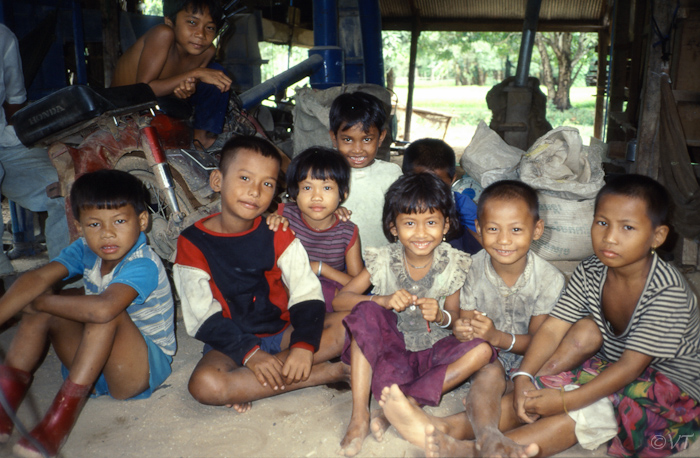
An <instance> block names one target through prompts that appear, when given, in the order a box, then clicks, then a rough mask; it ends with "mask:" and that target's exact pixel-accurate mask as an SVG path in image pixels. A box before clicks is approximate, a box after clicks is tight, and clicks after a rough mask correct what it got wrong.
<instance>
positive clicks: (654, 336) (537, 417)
mask: <svg viewBox="0 0 700 458" xmlns="http://www.w3.org/2000/svg"><path fill="white" fill-rule="evenodd" d="M670 207H671V199H670V197H669V195H668V193H667V191H666V189H665V188H664V187H663V186H662V185H661V184H659V183H658V182H656V181H655V180H653V179H651V178H649V177H645V176H642V175H623V176H621V177H618V178H616V179H614V180H612V181H611V182H609V183H608V184H606V185H605V186H604V187H603V188H602V189H601V190H600V192H599V193H598V196H597V197H596V203H595V215H594V220H593V226H592V227H591V238H592V242H593V249H594V253H595V254H594V255H593V256H591V257H590V258H588V259H586V260H584V261H583V262H581V264H579V266H578V267H577V268H576V270H575V271H574V273H573V276H572V278H571V280H570V282H569V285H568V286H567V288H566V291H565V292H564V294H563V295H562V297H561V298H560V300H559V302H558V303H557V305H556V306H555V307H554V310H552V312H551V313H550V317H549V318H548V319H547V320H546V321H545V322H544V323H543V324H542V326H541V327H540V328H539V330H538V331H537V334H535V336H534V338H533V340H532V342H531V343H530V347H529V348H528V350H527V352H526V354H525V358H524V359H523V362H522V364H521V366H520V368H519V370H518V372H516V373H514V374H513V375H512V376H511V377H512V378H513V379H514V382H515V390H514V396H513V397H511V399H510V400H508V399H506V398H504V399H506V402H504V403H503V404H502V407H503V416H502V417H501V424H500V427H501V428H502V429H505V430H509V432H508V433H507V434H506V435H507V436H508V437H510V438H511V439H513V440H514V441H515V442H517V443H520V444H527V443H530V442H534V443H536V444H537V445H538V446H539V449H540V450H539V453H540V454H539V455H538V456H547V455H553V454H556V453H558V452H561V451H563V450H565V449H567V448H569V447H571V446H572V445H574V444H576V443H577V442H578V443H580V444H581V445H582V446H583V447H584V448H588V449H595V448H597V447H598V446H599V445H601V444H603V443H607V446H608V450H607V451H608V454H609V455H611V456H618V457H626V456H654V457H659V456H666V455H670V454H672V453H676V452H680V451H682V450H685V449H687V448H688V446H689V445H690V444H691V443H692V442H693V440H695V439H697V438H698V436H700V404H699V402H700V339H698V334H699V333H700V315H699V312H698V304H697V297H696V296H695V295H694V294H693V292H692V291H691V290H690V288H689V287H688V284H687V283H686V282H685V280H684V279H683V276H682V275H681V274H680V273H679V272H678V271H677V270H676V269H675V268H674V267H673V266H671V265H670V264H668V263H666V262H665V261H663V260H662V259H661V258H660V257H659V256H658V255H657V254H656V253H655V250H656V248H658V247H659V246H660V245H662V244H663V243H664V241H665V240H666V236H667V235H668V232H669V226H668V224H669V220H670V215H669V208H670ZM572 341H574V342H578V343H579V344H580V345H579V347H578V348H580V351H571V349H572V348H576V346H574V347H572V346H571V345H570V343H571V342H572ZM565 348H568V349H569V351H563V349H565ZM586 351H590V353H589V354H587V355H585V353H586ZM596 351H597V352H596ZM592 353H595V355H594V356H591V354H592ZM582 361H583V362H582ZM566 366H568V368H569V369H570V368H572V367H573V368H574V369H572V370H565V369H567V367H566ZM555 368H556V370H555ZM561 370H565V371H564V372H560V371H561ZM591 411H592V412H591ZM606 411H607V412H606ZM605 417H607V420H605V421H603V420H602V419H603V418H605ZM586 423H589V424H591V425H594V426H595V427H596V428H597V429H596V430H595V431H593V430H592V428H590V427H587V426H586ZM523 424H524V425H523ZM426 432H427V436H428V437H427V438H426V451H427V455H428V456H437V455H441V456H446V455H447V456H464V455H465V454H468V453H472V452H473V451H474V446H473V444H471V443H467V442H458V441H455V440H454V439H451V438H450V437H447V436H445V435H444V434H442V433H441V432H440V431H437V430H435V429H434V428H433V426H432V425H430V426H428V427H427V428H426Z"/></svg>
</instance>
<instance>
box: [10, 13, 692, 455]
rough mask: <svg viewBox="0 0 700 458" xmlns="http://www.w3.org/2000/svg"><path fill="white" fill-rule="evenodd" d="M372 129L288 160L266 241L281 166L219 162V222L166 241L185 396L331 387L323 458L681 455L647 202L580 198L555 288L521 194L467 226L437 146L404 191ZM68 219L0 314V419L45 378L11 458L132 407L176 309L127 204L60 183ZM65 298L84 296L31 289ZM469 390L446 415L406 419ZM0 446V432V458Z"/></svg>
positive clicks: (118, 194)
mask: <svg viewBox="0 0 700 458" xmlns="http://www.w3.org/2000/svg"><path fill="white" fill-rule="evenodd" d="M190 3H191V4H190V6H189V7H186V8H184V9H181V10H180V11H178V12H176V14H175V17H174V19H172V20H171V24H168V27H170V28H171V29H172V30H171V31H170V32H168V33H171V34H172V35H173V36H174V38H173V40H175V41H174V42H175V43H180V41H178V40H180V38H179V37H180V36H181V35H182V36H185V38H183V39H182V40H184V42H185V43H188V44H187V46H189V47H190V48H192V49H189V48H188V49H189V50H187V49H186V50H185V51H182V50H181V49H180V48H178V47H177V46H176V48H177V49H178V50H179V51H182V52H185V54H187V55H194V54H196V53H195V51H199V50H200V47H201V44H197V43H200V41H201V40H204V41H206V39H207V38H206V37H207V36H208V35H207V31H208V28H207V27H209V26H208V25H207V24H210V23H211V22H214V23H215V21H213V20H212V16H211V15H210V11H212V10H211V9H210V7H209V6H207V4H206V2H204V3H202V2H190ZM181 16H182V17H181ZM195 25H197V27H195ZM186 26H187V27H192V28H193V29H196V30H193V31H192V32H191V34H190V35H187V34H186V33H185V31H183V29H182V27H186ZM211 27H212V28H213V29H214V30H215V29H216V24H214V25H213V26H211ZM185 30H186V28H185ZM166 32H167V31H166ZM166 35H167V34H166ZM187 36H189V38H187ZM202 36H204V38H202ZM192 37H194V38H196V40H194V38H192ZM200 39H201V40H200ZM149 40H151V38H149V37H148V36H147V37H146V38H145V39H144V41H143V42H142V43H141V44H140V45H139V46H141V47H142V49H144V50H146V49H149V48H148V47H149V46H151V45H152V44H153V43H150V42H149ZM188 40H189V41H188ZM193 40H194V41H193ZM198 40H199V41H198ZM195 42H196V43H195ZM178 46H179V45H178ZM143 54H144V53H142V56H141V59H142V60H143V59H146V58H147V57H148V56H145V55H143ZM203 57H204V58H203V60H201V62H200V61H198V63H197V65H196V66H195V68H200V69H201V68H202V67H203V66H206V65H207V64H208V60H207V59H206V56H203ZM143 64H144V65H145V64H148V66H147V67H150V66H152V65H154V62H143ZM140 66H141V63H139V68H141V67H140ZM144 68H146V67H144ZM167 68H168V65H167V64H166V65H165V67H164V68H161V70H160V72H161V73H160V74H161V76H165V77H166V78H165V79H168V78H169V76H168V74H167V73H168V71H166V70H167ZM151 70H152V69H151ZM151 70H144V72H145V73H143V74H150V73H149V72H151ZM198 72H201V73H198ZM140 74H141V73H139V75H140ZM207 75H208V76H207ZM217 75H218V74H216V73H211V72H208V71H207V72H205V71H203V70H197V71H195V72H193V74H192V75H190V76H188V77H187V78H184V79H182V78H180V79H177V78H175V79H173V80H172V81H170V83H172V85H173V88H175V89H172V88H171V92H173V91H175V92H177V93H179V94H180V95H181V96H183V97H185V96H187V95H188V94H190V95H191V93H192V91H194V86H193V84H194V83H197V82H198V81H200V82H201V81H206V80H207V79H208V78H209V77H216V76H217ZM171 76H172V75H171ZM161 82H162V81H161ZM219 83H221V85H222V87H221V89H222V90H224V89H227V87H226V86H227V84H229V83H230V82H228V83H227V82H226V81H225V80H223V81H222V80H219ZM215 85H216V84H215ZM156 86H157V85H156ZM385 119H386V114H385V111H384V107H383V106H382V105H381V102H380V101H379V100H377V99H376V98H374V97H372V96H370V95H367V94H364V93H359V92H358V93H347V94H343V95H341V96H339V97H338V98H337V99H336V100H335V101H334V102H333V105H332V107H331V111H330V126H331V130H330V137H331V140H332V143H333V146H334V149H327V148H322V147H314V148H310V149H308V150H306V151H304V152H302V153H300V154H298V155H297V156H295V158H294V159H293V160H292V162H291V164H290V165H289V167H288V169H287V171H286V172H287V173H286V181H287V184H288V189H287V191H288V196H289V198H290V202H287V203H284V204H281V205H279V206H278V208H277V210H276V213H275V214H273V215H271V216H269V217H268V218H267V219H263V216H264V214H265V213H266V212H267V210H268V207H269V206H270V204H271V203H272V200H273V198H274V197H275V195H276V192H277V188H278V182H279V176H280V171H281V164H282V162H281V160H282V159H281V156H280V154H279V152H278V150H277V149H276V148H275V147H274V145H272V144H271V143H269V142H268V141H267V140H264V139H262V138H259V137H253V136H241V137H236V138H233V139H231V140H229V141H228V142H227V143H226V144H225V145H224V147H223V150H222V152H221V158H220V164H219V168H218V169H217V170H215V171H213V172H212V173H211V176H210V185H211V188H212V189H213V190H214V191H215V192H218V193H220V195H221V212H220V213H217V214H214V215H211V216H209V217H207V218H204V219H202V220H200V221H198V222H196V223H195V224H194V225H192V226H190V227H189V228H186V229H185V230H184V231H183V232H182V234H181V235H180V238H179V240H178V246H177V257H176V260H175V265H174V267H173V273H172V277H173V283H174V285H175V287H176V289H177V293H178V296H179V299H180V304H181V308H182V316H183V321H184V326H185V329H186V331H187V333H188V334H189V335H190V336H192V337H194V338H196V339H198V340H199V341H201V342H203V344H204V348H203V355H202V358H201V360H200V361H199V362H198V364H197V366H196V367H195V369H194V371H193V373H192V376H191V378H190V380H189V386H188V389H189V392H190V393H191V394H192V396H193V397H194V398H195V399H196V400H197V401H199V402H201V403H203V404H208V405H218V406H228V407H231V408H233V409H235V410H236V411H238V412H241V413H242V412H246V411H247V410H249V409H250V408H251V406H252V402H253V401H255V400H258V399H261V398H265V397H269V396H273V395H275V394H279V393H284V392H288V391H293V390H296V389H300V388H304V387H308V386H315V385H322V384H329V383H332V382H348V383H350V386H351V389H352V412H351V415H350V420H349V423H348V426H347V430H346V433H345V435H344V437H343V438H342V440H341V443H340V450H339V454H341V455H344V456H354V455H356V454H358V453H359V452H360V450H361V448H362V445H363V442H364V440H365V439H366V437H367V436H369V435H370V434H371V435H372V436H374V438H375V439H377V440H381V439H382V438H383V435H384V432H385V431H386V429H387V428H388V427H389V426H390V425H393V426H394V427H395V428H396V430H397V431H398V432H399V434H400V435H401V436H402V437H404V438H405V439H406V440H408V441H410V442H412V443H414V444H416V445H418V446H420V447H425V452H426V454H427V455H428V456H514V457H525V456H536V455H538V456H539V455H542V456H546V455H552V454H556V453H558V452H560V451H562V450H565V449H566V448H569V447H571V446H572V445H574V444H575V443H577V442H579V443H581V444H582V445H583V446H585V447H587V448H596V447H598V446H599V445H601V444H603V443H606V442H608V443H609V446H608V452H609V453H610V454H611V455H614V456H637V455H639V456H661V455H668V454H670V453H673V452H677V451H680V450H683V449H684V448H686V447H687V446H688V445H689V442H690V440H692V439H693V438H695V437H696V436H697V434H698V433H700V403H699V401H700V388H699V387H700V339H699V337H698V336H699V335H700V315H699V312H698V306H697V299H696V297H695V295H694V294H693V293H692V292H691V290H690V289H689V288H688V286H687V284H686V283H685V281H684V280H683V278H682V276H681V275H680V274H679V273H678V271H677V270H676V269H675V268H674V267H672V266H671V265H670V264H668V263H666V262H665V261H663V260H662V259H661V258H659V256H658V255H656V254H655V249H656V248H658V247H659V246H660V245H662V244H663V243H664V241H665V239H666V236H667V234H668V231H669V208H670V206H671V201H670V198H669V196H668V194H667V192H666V190H665V189H664V188H663V186H661V185H660V184H659V183H657V182H656V181H654V180H652V179H651V178H647V177H643V176H639V175H625V176H622V177H619V178H617V179H615V180H613V181H611V182H610V183H608V184H606V185H605V186H604V187H603V188H602V189H601V190H600V192H599V194H598V197H597V199H596V204H595V218H594V223H593V226H592V228H591V235H592V241H593V248H594V252H595V254H594V255H593V256H591V257H590V258H588V259H586V260H584V261H583V262H582V263H581V264H580V265H579V266H578V267H577V269H576V271H575V272H574V274H573V276H572V278H571V280H570V281H569V284H568V285H567V286H565V278H564V276H563V275H562V274H561V272H559V271H558V270H557V269H556V268H554V267H553V266H551V265H550V264H549V263H547V262H546V261H544V260H543V259H541V258H540V257H538V256H537V255H536V254H535V253H534V252H533V251H532V250H531V249H530V245H531V242H532V241H533V240H537V239H539V238H540V237H541V236H542V234H543V230H544V222H543V221H542V219H540V216H539V205H538V198H537V193H536V192H535V191H534V190H533V189H532V188H530V187H529V186H527V185H526V184H524V183H521V182H519V181H501V182H497V183H494V184H493V185H491V186H489V187H487V188H486V189H485V190H484V191H483V193H482V194H481V196H480V198H479V201H478V204H475V203H474V202H473V201H471V200H470V199H468V198H465V196H463V195H461V194H458V193H454V192H452V190H451V187H450V185H451V184H452V183H453V182H454V180H455V162H456V161H455V155H454V152H453V151H452V149H451V148H450V147H449V146H448V145H446V144H445V143H444V142H442V141H440V140H433V139H424V140H419V141H416V142H414V143H412V144H411V145H410V146H409V147H408V148H407V149H406V151H405V154H404V162H403V167H402V168H400V167H398V166H397V165H395V164H392V163H388V162H384V161H381V160H379V159H377V158H376V155H377V151H378V148H379V145H380V144H381V142H382V140H383V139H384V136H385V135H386V131H385V130H383V125H384V122H385ZM70 201H71V204H72V209H73V214H74V215H75V218H76V221H75V224H76V227H77V228H78V230H79V231H80V234H81V238H80V239H79V240H77V241H76V242H74V243H73V244H72V245H70V246H69V247H68V248H67V249H65V250H64V251H63V252H62V253H61V255H60V256H59V257H58V258H56V259H54V260H52V261H51V262H50V263H49V264H47V265H46V266H43V267H41V268H39V269H37V270H34V271H32V272H29V273H27V274H25V275H23V276H22V277H20V278H19V279H18V280H17V281H16V282H15V283H14V284H13V285H12V287H11V288H10V290H9V291H8V292H7V293H6V294H5V295H4V296H2V297H1V298H0V325H2V324H4V323H6V322H7V321H8V320H10V319H11V318H12V317H13V316H15V315H18V316H20V317H21V319H20V321H19V325H18V327H17V331H16V335H15V337H14V338H13V340H12V345H11V346H10V349H9V350H8V352H7V355H6V358H5V361H4V365H1V366H0V388H1V389H2V391H3V393H4V395H5V398H6V399H7V401H8V405H9V407H10V410H12V411H16V409H17V408H18V406H19V405H20V403H21V402H22V400H23V398H24V396H25V394H26V392H27V390H28V388H29V385H30V384H31V381H32V374H33V372H34V371H35V370H36V368H37V366H38V365H39V364H40V362H41V360H42V357H43V356H44V354H45V351H46V348H47V343H49V342H50V343H51V344H52V345H53V347H54V349H55V352H56V355H57V356H58V358H59V359H60V361H61V363H62V373H63V377H64V383H63V385H62V387H61V389H60V391H59V393H58V395H57V396H56V398H55V400H54V402H53V403H52V405H51V406H50V408H49V410H48V412H47V413H46V415H45V417H44V418H43V420H42V421H41V422H40V423H39V425H37V426H36V427H35V428H34V429H33V430H32V431H31V433H30V435H29V437H28V438H22V439H20V440H19V442H18V443H17V444H16V445H15V448H14V452H15V453H16V454H17V455H19V456H25V457H38V456H42V455H48V456H56V455H57V453H58V451H59V449H60V448H61V446H62V444H63V443H64V442H65V440H66V438H67V437H68V435H69V433H70V430H71V428H72V426H73V425H74V424H75V421H76V419H77V417H78V415H79V413H80V410H81V409H82V406H83V405H84V404H85V402H86V400H87V398H88V396H99V395H103V394H109V395H110V396H112V397H113V398H115V399H136V398H145V397H148V396H150V394H151V392H152V391H153V390H154V389H155V388H157V387H158V386H159V385H160V384H161V383H162V382H163V381H164V380H165V379H166V378H167V376H168V375H169V374H170V363H171V361H172V356H173V355H174V353H175V335H174V304H173V297H172V294H171V291H170V286H169V283H168V278H167V276H166V273H165V269H164V268H163V265H162V263H161V261H160V260H159V259H158V257H157V256H156V255H155V254H154V253H153V251H152V250H151V249H150V248H149V247H148V245H147V243H146V238H145V235H144V231H145V230H146V228H147V226H148V208H147V207H146V204H145V201H146V191H145V189H144V187H143V185H142V184H141V183H140V182H139V181H138V180H137V179H136V178H134V177H132V176H131V175H129V174H126V173H123V172H119V171H99V172H94V173H90V174H86V175H83V176H81V177H80V178H78V179H77V180H76V181H75V183H74V185H73V188H72V190H71V196H70ZM482 248H483V249H482ZM78 275H82V276H83V281H84V285H85V287H84V294H81V293H80V292H75V291H73V290H67V291H54V290H53V289H52V288H53V287H54V285H56V284H57V283H59V282H60V281H61V280H66V279H70V278H73V277H76V276H78ZM468 380H469V381H470V383H471V385H470V388H469V392H468V394H467V397H466V398H465V400H464V405H465V410H464V411H463V412H460V413H457V414H454V415H452V416H449V417H445V418H438V417H433V416H431V415H429V414H427V413H426V412H425V411H424V410H423V408H422V407H423V406H425V405H431V406H434V405H438V404H439V402H440V400H441V397H442V395H443V394H444V393H445V392H447V391H449V390H452V389H454V388H456V387H458V386H461V385H463V384H464V383H465V382H467V381H468ZM371 396H374V398H375V399H376V400H377V401H378V404H379V406H380V409H376V410H375V411H372V412H370V397H371ZM593 407H595V408H596V409H597V410H594V411H591V410H590V409H591V408H593ZM600 409H603V410H605V409H607V410H605V411H606V412H608V413H609V415H608V416H607V417H605V416H601V415H600V414H599V412H600V411H601V410H600ZM13 423H14V422H13V413H12V412H9V411H5V410H4V409H2V408H0V441H2V442H6V441H8V440H9V438H10V436H11V433H12V430H13ZM600 431H606V433H605V434H602V433H600ZM659 437H661V438H663V439H664V440H663V441H660V440H658V438H659ZM666 438H668V440H665V439H666ZM680 438H685V439H686V440H679V439H680ZM655 439H656V440H655ZM688 439H689V440H688Z"/></svg>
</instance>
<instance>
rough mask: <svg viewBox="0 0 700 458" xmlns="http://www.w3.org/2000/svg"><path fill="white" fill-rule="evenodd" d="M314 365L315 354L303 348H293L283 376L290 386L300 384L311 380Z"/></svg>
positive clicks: (285, 364) (285, 363)
mask: <svg viewBox="0 0 700 458" xmlns="http://www.w3.org/2000/svg"><path fill="white" fill-rule="evenodd" d="M313 363H314V354H313V353H312V352H310V351H309V350H305V349H303V348H292V349H291V350H290V351H289V356H287V361H285V362H284V367H283V368H282V376H284V380H285V381H286V383H287V384H288V385H291V384H292V383H298V382H301V381H304V380H306V379H308V378H309V375H311V366H312V365H313Z"/></svg>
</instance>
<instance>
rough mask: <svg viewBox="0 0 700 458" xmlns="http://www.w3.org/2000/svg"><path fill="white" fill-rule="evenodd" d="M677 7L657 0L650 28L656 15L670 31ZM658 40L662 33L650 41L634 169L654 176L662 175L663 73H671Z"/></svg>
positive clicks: (668, 1)
mask: <svg viewBox="0 0 700 458" xmlns="http://www.w3.org/2000/svg"><path fill="white" fill-rule="evenodd" d="M675 7H676V2H675V1H672V0H657V1H655V2H653V9H651V8H650V11H649V15H647V18H648V21H647V22H648V23H649V29H650V30H652V31H653V27H652V25H651V21H652V15H653V19H655V20H656V24H657V25H658V27H659V30H661V31H662V33H667V32H668V31H669V25H670V24H671V16H672V14H673V10H674V8H675ZM650 33H653V32H650ZM657 41H658V37H656V36H654V37H653V38H652V39H650V40H649V41H648V43H649V47H648V54H647V68H646V71H645V74H644V87H643V88H642V107H641V112H640V115H639V127H638V129H637V132H638V135H637V158H636V161H635V163H634V165H633V166H632V170H631V171H632V172H633V173H639V174H642V175H647V176H650V177H652V178H658V176H659V150H660V148H659V143H658V141H657V136H658V128H659V108H660V104H661V94H660V85H659V78H661V77H662V76H661V74H662V73H666V74H668V62H664V61H663V60H662V59H661V45H659V46H654V45H653V44H654V43H656V42H657ZM666 78H667V76H666Z"/></svg>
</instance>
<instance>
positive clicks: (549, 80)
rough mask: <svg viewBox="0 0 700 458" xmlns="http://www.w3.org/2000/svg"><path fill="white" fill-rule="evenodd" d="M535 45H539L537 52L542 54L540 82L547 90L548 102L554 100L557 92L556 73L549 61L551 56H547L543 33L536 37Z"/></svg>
mask: <svg viewBox="0 0 700 458" xmlns="http://www.w3.org/2000/svg"><path fill="white" fill-rule="evenodd" d="M535 45H537V50H538V51H539V53H540V68H541V70H542V71H541V76H540V80H541V81H542V83H543V84H544V86H545V87H546V88H547V101H551V100H554V93H555V92H556V90H555V87H554V72H553V71H552V63H551V62H550V61H549V54H547V45H546V44H545V42H544V40H543V38H542V34H541V33H537V34H536V35H535Z"/></svg>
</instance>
